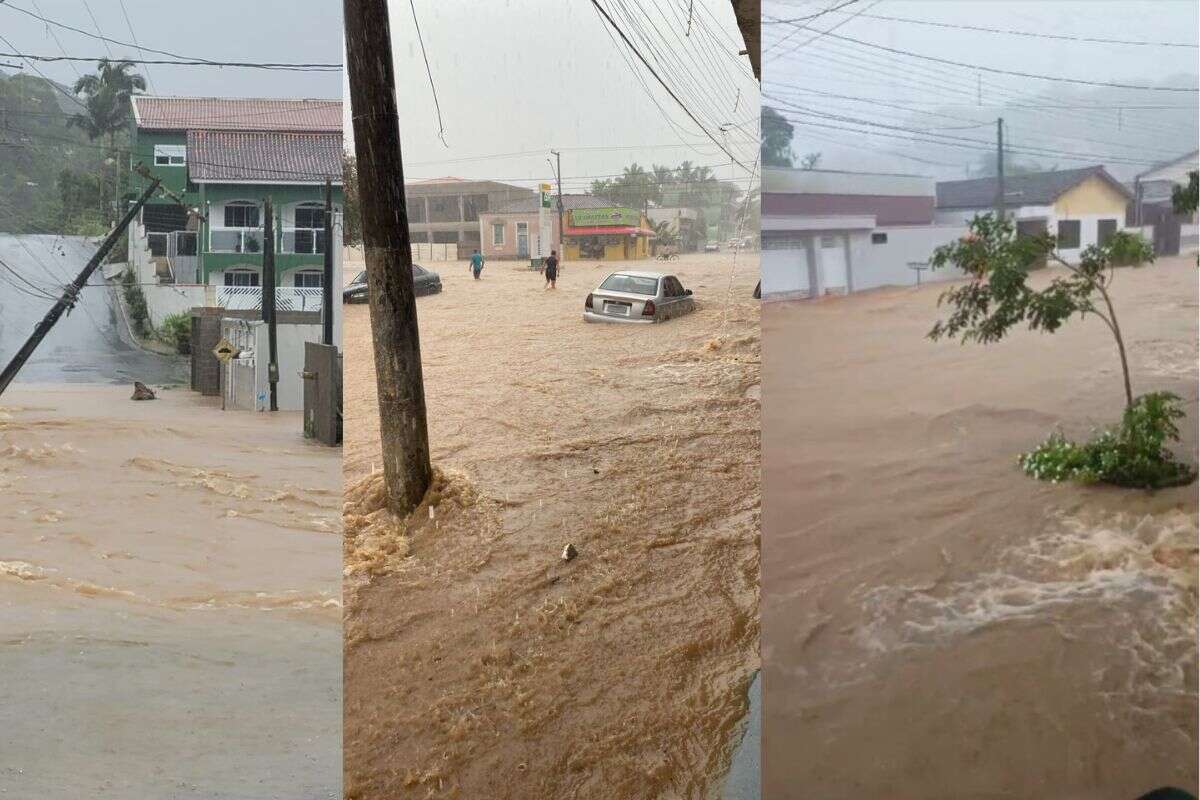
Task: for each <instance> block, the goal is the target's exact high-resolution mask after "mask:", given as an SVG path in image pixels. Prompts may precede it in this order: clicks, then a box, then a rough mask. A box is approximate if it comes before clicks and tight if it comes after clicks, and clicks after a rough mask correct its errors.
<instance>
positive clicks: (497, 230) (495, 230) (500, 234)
mask: <svg viewBox="0 0 1200 800" xmlns="http://www.w3.org/2000/svg"><path fill="white" fill-rule="evenodd" d="M492 244H493V245H494V246H496V247H501V246H503V245H504V223H503V222H493V223H492Z"/></svg>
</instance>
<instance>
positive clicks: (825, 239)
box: [821, 236, 837, 249]
mask: <svg viewBox="0 0 1200 800" xmlns="http://www.w3.org/2000/svg"><path fill="white" fill-rule="evenodd" d="M821 247H824V248H826V249H829V248H832V247H837V237H835V236H822V237H821Z"/></svg>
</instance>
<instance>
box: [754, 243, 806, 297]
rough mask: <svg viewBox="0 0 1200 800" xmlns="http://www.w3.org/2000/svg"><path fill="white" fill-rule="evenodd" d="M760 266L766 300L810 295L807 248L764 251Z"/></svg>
mask: <svg viewBox="0 0 1200 800" xmlns="http://www.w3.org/2000/svg"><path fill="white" fill-rule="evenodd" d="M759 264H760V269H761V270H762V295H763V297H764V298H770V297H782V296H801V295H807V294H808V289H809V278H808V252H807V250H805V248H803V247H799V246H797V247H789V248H786V249H781V250H763V251H762V255H761V256H760V258H759Z"/></svg>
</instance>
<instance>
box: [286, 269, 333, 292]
mask: <svg viewBox="0 0 1200 800" xmlns="http://www.w3.org/2000/svg"><path fill="white" fill-rule="evenodd" d="M324 278H325V276H324V275H323V274H322V273H320V272H318V271H317V270H315V269H306V270H304V271H302V272H297V273H295V275H294V277H293V278H292V285H293V286H295V287H296V288H297V289H320V288H321V287H322V286H324V285H325V284H324Z"/></svg>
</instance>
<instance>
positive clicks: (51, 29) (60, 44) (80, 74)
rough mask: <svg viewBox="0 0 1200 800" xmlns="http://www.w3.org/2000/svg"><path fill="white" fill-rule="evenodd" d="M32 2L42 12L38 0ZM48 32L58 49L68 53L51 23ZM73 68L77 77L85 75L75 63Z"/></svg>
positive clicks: (72, 65)
mask: <svg viewBox="0 0 1200 800" xmlns="http://www.w3.org/2000/svg"><path fill="white" fill-rule="evenodd" d="M31 2H32V3H33V7H34V8H36V9H37V10H38V13H41V8H39V7H38V4H37V0H31ZM46 33H48V34H49V35H50V38H51V39H53V40H54V43H55V44H56V45H58V51H59V52H60V53H62V54H63V55H64V56H65V55H66V54H67V49H66V48H65V47H63V43H62V40H60V39H59V38H58V34H57V33H55V32H54V29H53V28H51V27H50V26H49V25H47V26H46ZM71 70H72V71H73V72H74V73H75V77H76V78H82V77H83V73H81V72H80V71H79V68H78V67H76V66H75V65H74V64H71Z"/></svg>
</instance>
